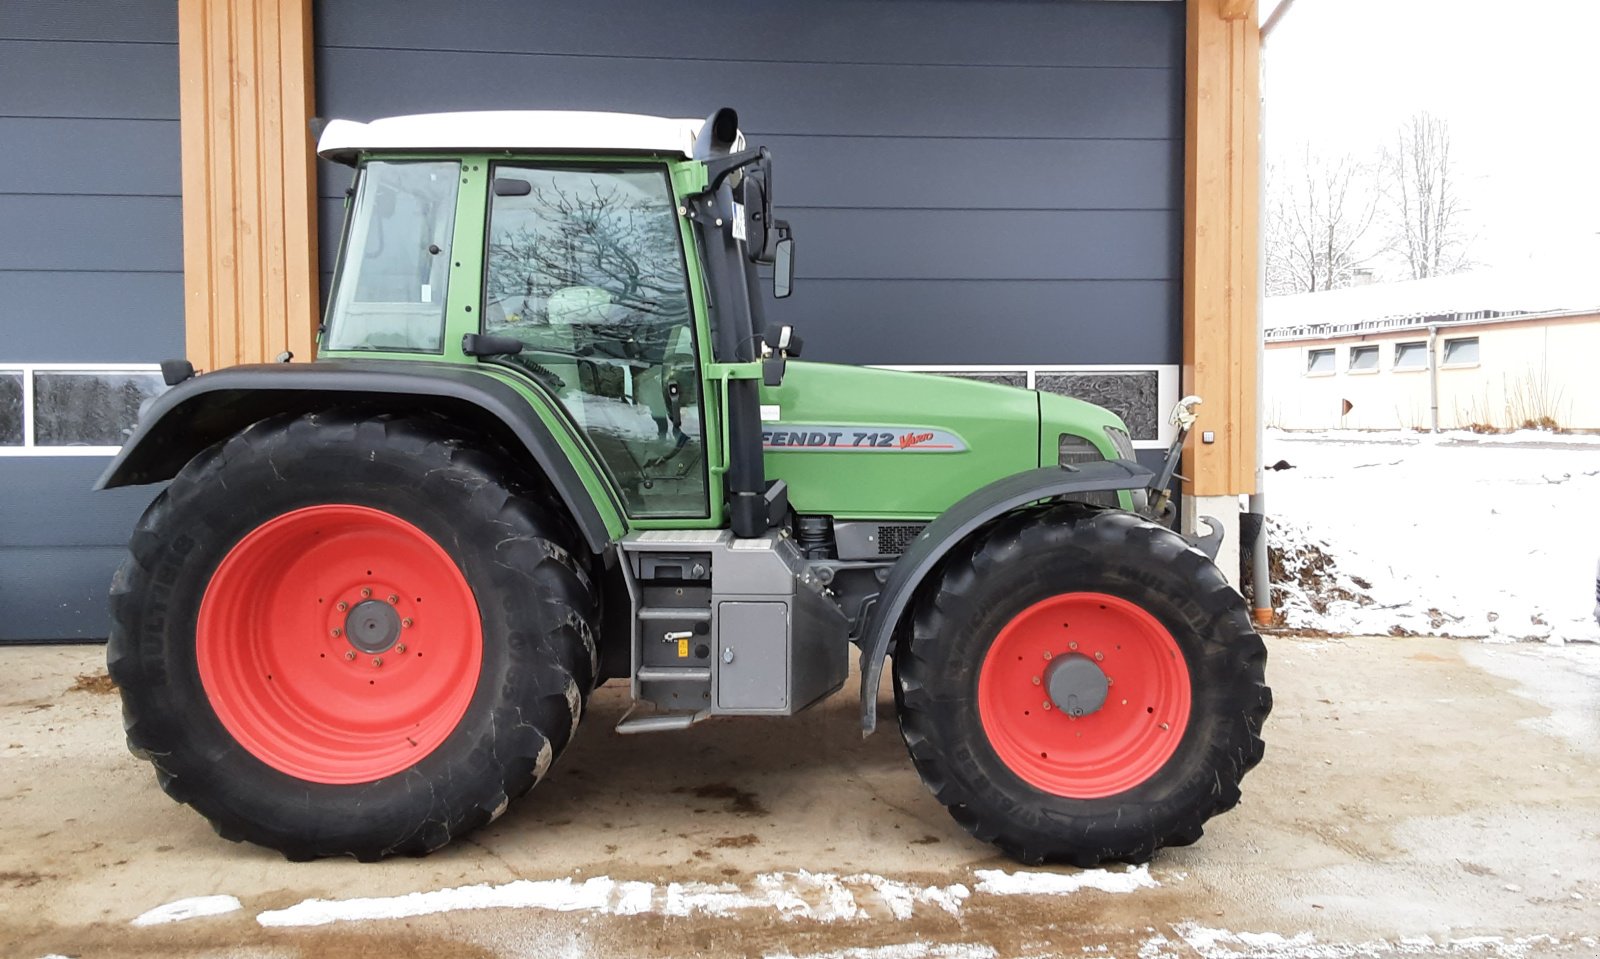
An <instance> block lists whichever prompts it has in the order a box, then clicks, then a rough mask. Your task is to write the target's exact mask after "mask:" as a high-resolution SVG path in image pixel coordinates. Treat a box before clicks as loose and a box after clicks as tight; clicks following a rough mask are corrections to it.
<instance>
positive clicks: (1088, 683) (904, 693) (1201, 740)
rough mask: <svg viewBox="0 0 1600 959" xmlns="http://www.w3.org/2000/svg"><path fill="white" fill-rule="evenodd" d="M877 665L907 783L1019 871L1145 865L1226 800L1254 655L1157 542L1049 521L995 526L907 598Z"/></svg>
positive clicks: (1209, 580)
mask: <svg viewBox="0 0 1600 959" xmlns="http://www.w3.org/2000/svg"><path fill="white" fill-rule="evenodd" d="M911 627H912V628H911V634H910V636H909V637H902V640H901V648H897V650H896V653H895V660H894V675H895V695H896V702H897V704H898V706H899V714H900V728H901V733H902V735H903V736H904V738H905V741H906V744H907V746H908V747H909V748H910V750H911V755H912V759H913V760H914V762H915V763H916V766H917V770H918V772H919V773H920V774H921V775H922V777H923V780H924V781H925V782H926V783H927V784H928V785H929V787H930V788H931V789H932V790H933V792H934V794H935V795H936V796H937V797H938V799H939V801H940V802H942V803H943V804H944V805H945V806H946V807H948V808H949V810H950V813H951V815H952V816H954V817H955V818H956V820H957V821H959V822H960V823H961V824H962V825H964V826H965V827H966V828H967V829H968V830H969V831H971V832H972V833H973V835H975V836H977V837H978V838H980V839H983V840H985V841H987V842H992V843H994V844H996V845H998V846H999V847H1000V848H1001V849H1003V850H1005V851H1006V852H1007V853H1008V854H1010V855H1012V856H1013V857H1015V858H1017V859H1019V860H1021V861H1023V862H1027V863H1039V862H1045V861H1051V862H1067V863H1071V864H1074V865H1078V866H1092V865H1095V864H1098V863H1101V862H1105V861H1123V862H1145V861H1147V860H1149V859H1150V857H1151V856H1152V855H1154V853H1155V851H1156V850H1157V849H1160V848H1162V847H1163V846H1176V845H1187V844H1189V843H1192V842H1194V841H1195V840H1197V839H1198V838H1199V837H1200V834H1201V831H1202V827H1203V825H1204V823H1205V822H1206V821H1207V820H1208V819H1210V818H1211V817H1212V816H1214V815H1216V814H1217V813H1220V812H1224V811H1226V810H1228V809H1231V808H1232V807H1233V806H1234V805H1235V804H1236V803H1237V802H1238V801H1239V782H1240V779H1241V778H1242V777H1243V776H1244V774H1245V773H1246V772H1247V771H1248V770H1249V769H1250V768H1252V767H1253V766H1254V765H1255V764H1256V763H1257V762H1259V761H1260V759H1261V754H1262V742H1261V738H1260V733H1261V726H1262V723H1263V722H1264V721H1265V720H1266V717H1267V713H1268V712H1269V711H1270V710H1271V706H1272V695H1271V691H1270V690H1269V689H1268V688H1267V686H1266V684H1265V681H1264V671H1265V665H1266V648H1265V646H1264V645H1263V644H1262V642H1261V638H1260V637H1259V636H1257V635H1256V633H1255V631H1254V630H1253V629H1252V628H1251V626H1250V622H1249V618H1248V615H1247V613H1246V610H1245V608H1244V602H1243V600H1242V599H1241V598H1240V596H1239V594H1238V593H1237V592H1235V591H1234V590H1233V589H1232V587H1230V586H1229V585H1228V584H1227V582H1226V580H1225V579H1224V578H1223V576H1222V573H1221V572H1220V571H1219V570H1218V569H1217V568H1216V566H1215V565H1213V564H1212V563H1211V562H1210V561H1209V560H1207V559H1206V558H1205V556H1203V555H1202V554H1201V553H1200V552H1199V551H1198V550H1195V549H1192V548H1191V547H1189V545H1188V544H1187V543H1186V542H1185V541H1184V540H1183V539H1182V538H1181V537H1179V536H1177V535H1176V534H1174V533H1173V532H1172V531H1170V530H1167V529H1165V528H1163V527H1160V526H1157V525H1155V524H1153V523H1149V522H1146V521H1144V520H1142V519H1140V518H1139V517H1137V516H1135V515H1133V514H1131V513H1125V512H1120V511H1116V510H1096V509H1092V508H1088V507H1084V506H1082V505H1073V504H1068V505H1063V506H1057V507H1053V508H1049V509H1043V510H1031V511H1024V512H1021V513H1018V514H1015V515H1013V516H1009V517H1006V518H1005V519H1003V520H1001V521H1000V522H999V523H997V524H996V525H995V526H994V527H992V528H990V529H989V530H987V531H985V532H983V533H980V534H979V535H978V537H977V538H976V539H975V540H974V541H973V542H972V543H970V544H967V545H966V546H964V547H963V548H962V549H961V550H960V551H959V552H958V553H957V554H955V555H953V556H952V557H951V558H950V559H949V560H948V561H947V563H946V564H945V566H944V569H943V571H942V573H941V574H940V577H939V579H938V580H937V581H936V582H934V583H932V584H930V586H929V588H928V589H927V590H926V591H925V592H924V593H923V594H922V595H921V596H920V597H919V600H918V604H917V606H916V608H915V612H914V618H913V622H912V624H911Z"/></svg>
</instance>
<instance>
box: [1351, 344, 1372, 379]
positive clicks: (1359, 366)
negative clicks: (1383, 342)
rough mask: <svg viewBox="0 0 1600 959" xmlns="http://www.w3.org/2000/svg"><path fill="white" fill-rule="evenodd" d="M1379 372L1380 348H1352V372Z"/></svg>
mask: <svg viewBox="0 0 1600 959" xmlns="http://www.w3.org/2000/svg"><path fill="white" fill-rule="evenodd" d="M1377 371H1378V348H1377V347H1376V346H1352V347H1350V372H1352V373H1376V372H1377Z"/></svg>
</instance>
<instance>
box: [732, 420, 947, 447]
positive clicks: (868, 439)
mask: <svg viewBox="0 0 1600 959" xmlns="http://www.w3.org/2000/svg"><path fill="white" fill-rule="evenodd" d="M761 445H762V447H763V448H765V449H769V450H792V451H794V452H797V453H801V452H808V453H811V452H827V451H832V450H862V451H873V452H879V453H960V452H964V451H965V450H966V448H967V444H966V442H965V441H964V440H962V439H961V437H959V436H957V435H956V434H954V433H952V432H950V431H949V430H941V429H935V428H934V427H931V426H886V425H855V426H836V425H825V424H813V423H763V424H762V427H761Z"/></svg>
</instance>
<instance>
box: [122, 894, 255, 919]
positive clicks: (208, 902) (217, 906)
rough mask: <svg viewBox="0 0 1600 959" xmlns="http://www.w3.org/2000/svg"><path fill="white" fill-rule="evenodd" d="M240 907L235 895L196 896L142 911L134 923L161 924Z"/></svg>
mask: <svg viewBox="0 0 1600 959" xmlns="http://www.w3.org/2000/svg"><path fill="white" fill-rule="evenodd" d="M239 908H240V903H239V900H238V899H236V898H234V897H233V896H194V897H191V898H189V899H179V900H177V901H175V902H169V903H167V904H166V905H164V906H157V907H155V908H154V909H151V910H149V911H148V912H144V913H140V914H139V916H138V917H137V918H135V919H134V920H133V924H134V925H135V926H159V925H162V924H164V923H168V922H182V921H184V920H185V919H198V918H200V917H202V916H220V915H223V914H224V913H229V912H233V911H234V910H236V909H239Z"/></svg>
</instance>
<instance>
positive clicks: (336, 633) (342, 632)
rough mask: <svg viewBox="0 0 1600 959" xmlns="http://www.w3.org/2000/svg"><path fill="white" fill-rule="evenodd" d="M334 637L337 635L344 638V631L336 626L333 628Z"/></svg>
mask: <svg viewBox="0 0 1600 959" xmlns="http://www.w3.org/2000/svg"><path fill="white" fill-rule="evenodd" d="M333 635H335V636H343V635H344V630H342V629H340V628H339V627H337V626H335V627H333Z"/></svg>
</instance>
